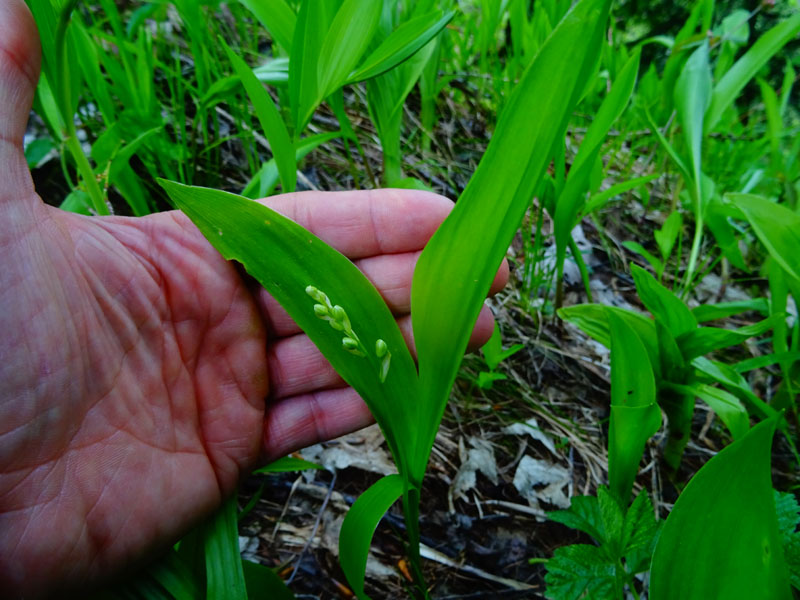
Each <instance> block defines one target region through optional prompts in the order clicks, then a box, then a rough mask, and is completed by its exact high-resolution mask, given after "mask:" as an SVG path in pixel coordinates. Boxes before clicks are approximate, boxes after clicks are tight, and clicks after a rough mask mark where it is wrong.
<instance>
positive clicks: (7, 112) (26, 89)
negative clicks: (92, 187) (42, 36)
mask: <svg viewBox="0 0 800 600" xmlns="http://www.w3.org/2000/svg"><path fill="white" fill-rule="evenodd" d="M40 60H41V48H40V46H39V34H38V32H37V30H36V23H35V22H34V20H33V17H32V16H31V13H30V11H29V10H28V7H27V6H26V5H25V2H24V1H23V0H0V174H2V177H3V179H4V180H5V183H4V185H3V188H4V189H2V190H0V206H2V205H3V204H6V202H7V201H9V200H12V199H13V198H14V196H17V197H18V196H19V195H20V192H23V191H32V190H33V187H32V183H31V180H30V174H29V173H28V169H27V164H26V163H25V157H24V154H23V150H22V139H23V136H24V135H25V128H26V126H27V123H28V114H29V113H30V110H31V105H32V103H33V95H34V93H35V91H36V83H37V80H38V79H39V64H40Z"/></svg>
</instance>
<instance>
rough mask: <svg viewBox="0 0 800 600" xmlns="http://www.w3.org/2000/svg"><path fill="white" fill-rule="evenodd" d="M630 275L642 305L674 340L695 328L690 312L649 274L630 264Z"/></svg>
mask: <svg viewBox="0 0 800 600" xmlns="http://www.w3.org/2000/svg"><path fill="white" fill-rule="evenodd" d="M631 274H632V275H633V279H634V281H635V282H636V291H637V292H638V293H639V298H641V300H642V303H643V304H644V305H645V307H646V308H647V310H649V311H650V312H651V313H652V314H653V316H654V317H655V318H656V319H659V320H660V321H661V322H662V323H664V325H665V326H666V327H667V329H669V330H670V332H671V333H672V335H673V336H674V337H675V338H676V339H677V338H678V337H680V336H681V335H682V334H684V333H686V332H688V331H692V330H694V329H696V328H697V320H696V319H695V318H694V315H692V311H690V310H689V308H688V307H687V306H686V305H685V304H684V303H683V301H682V300H681V299H680V298H678V297H677V296H676V295H675V294H673V293H672V292H671V291H669V290H668V289H667V288H665V287H664V286H663V285H661V284H660V283H658V281H656V279H655V278H654V277H653V276H652V275H650V273H648V272H647V271H645V270H644V269H642V268H641V267H639V266H637V265H635V264H631Z"/></svg>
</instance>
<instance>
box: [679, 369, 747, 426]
mask: <svg viewBox="0 0 800 600" xmlns="http://www.w3.org/2000/svg"><path fill="white" fill-rule="evenodd" d="M669 387H670V388H672V389H674V390H676V391H678V392H680V393H681V394H691V395H694V396H696V397H698V398H700V399H701V400H702V401H703V402H705V403H706V404H708V406H709V407H710V408H711V410H713V411H714V412H715V413H716V414H717V416H718V417H719V418H720V419H721V420H722V422H723V423H725V427H727V428H728V431H730V432H731V435H732V436H733V437H734V438H736V439H739V438H741V437H742V436H743V435H745V434H746V433H747V431H748V430H749V429H750V417H749V416H748V414H747V410H745V408H744V406H743V405H742V403H741V402H740V401H739V399H738V398H737V397H736V396H734V395H733V394H731V393H728V392H726V391H725V390H721V389H719V388H717V387H714V386H711V385H707V384H705V383H700V382H694V383H692V384H689V385H679V384H669Z"/></svg>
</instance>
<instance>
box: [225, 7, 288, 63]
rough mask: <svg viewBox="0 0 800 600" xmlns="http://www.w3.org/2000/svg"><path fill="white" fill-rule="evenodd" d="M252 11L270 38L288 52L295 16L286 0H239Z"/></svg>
mask: <svg viewBox="0 0 800 600" xmlns="http://www.w3.org/2000/svg"><path fill="white" fill-rule="evenodd" d="M239 2H241V3H242V4H243V5H244V6H246V7H247V8H248V9H249V10H250V12H252V13H253V14H254V15H255V16H256V18H257V19H258V20H259V22H260V23H261V24H262V25H263V26H264V28H265V29H266V30H267V31H269V33H270V35H271V36H272V39H274V40H275V42H276V43H277V44H278V45H279V46H280V47H281V48H283V50H284V51H286V52H289V50H290V49H291V48H292V38H293V37H294V28H295V24H296V23H297V17H296V16H295V14H294V12H293V11H292V9H291V8H289V5H288V4H287V3H286V0H239Z"/></svg>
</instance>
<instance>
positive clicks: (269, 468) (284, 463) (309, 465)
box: [253, 456, 325, 474]
mask: <svg viewBox="0 0 800 600" xmlns="http://www.w3.org/2000/svg"><path fill="white" fill-rule="evenodd" d="M306 469H323V470H324V469H325V467H323V466H322V465H318V464H317V463H314V462H310V461H307V460H303V459H302V458H296V457H294V456H284V457H283V458H279V459H278V460H275V461H273V462H271V463H269V464H268V465H265V466H263V467H261V468H260V469H256V470H255V471H253V473H254V474H255V473H286V472H289V471H305V470H306Z"/></svg>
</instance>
